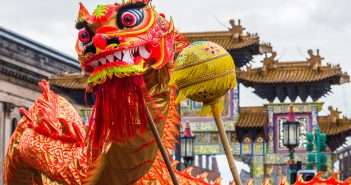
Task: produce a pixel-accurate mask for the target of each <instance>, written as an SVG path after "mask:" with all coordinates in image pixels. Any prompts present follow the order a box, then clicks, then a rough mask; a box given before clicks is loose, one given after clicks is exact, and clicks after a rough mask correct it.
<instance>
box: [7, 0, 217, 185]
mask: <svg viewBox="0 0 351 185" xmlns="http://www.w3.org/2000/svg"><path fill="white" fill-rule="evenodd" d="M76 28H77V29H78V30H79V33H78V39H77V42H76V51H77V54H78V57H79V61H80V65H81V67H82V69H83V70H84V72H85V73H86V74H88V75H89V78H88V84H87V89H86V90H87V91H88V92H92V93H94V94H95V97H96V101H95V105H94V107H93V110H92V114H91V117H90V121H89V126H85V125H84V124H83V123H82V119H81V117H80V115H79V114H78V113H77V111H76V110H75V109H74V107H73V106H72V105H71V104H70V103H69V102H68V101H67V100H65V99H64V98H63V97H61V96H59V95H56V94H55V93H54V92H53V91H51V90H50V87H49V85H48V83H47V82H46V81H42V82H41V83H39V86H40V87H41V89H42V91H43V94H42V97H40V98H39V99H37V100H36V101H35V103H34V105H33V106H32V107H31V108H30V109H29V110H25V109H21V110H20V111H21V113H22V114H23V115H24V116H23V118H22V119H21V120H20V121H19V123H18V126H17V128H16V130H15V132H14V133H13V135H12V137H11V139H10V144H9V147H8V150H7V153H6V156H5V161H4V182H5V184H11V185H12V184H16V185H17V184H102V185H106V184H116V185H126V184H171V180H170V175H169V174H168V171H167V169H166V166H165V164H164V161H163V159H162V157H161V155H160V154H159V151H158V148H157V145H156V144H155V139H154V137H153V135H152V133H151V131H150V128H149V124H148V119H147V114H146V113H145V112H146V110H147V109H150V110H151V114H152V116H153V119H154V121H155V123H156V125H157V129H158V132H159V133H161V135H162V142H163V145H164V146H165V147H166V148H167V149H169V150H171V149H175V148H174V143H175V142H176V139H175V135H177V134H178V129H177V126H178V125H180V122H179V115H178V111H177V105H176V104H175V100H176V94H175V90H174V89H172V88H171V87H169V86H168V82H169V80H170V77H171V73H172V69H173V59H174V55H175V53H177V52H179V51H180V50H181V49H182V48H184V47H185V46H186V43H185V42H184V41H183V39H184V37H183V36H181V35H179V34H178V33H177V31H176V30H175V28H174V26H173V22H172V19H171V20H170V21H167V20H166V18H165V15H164V14H159V13H157V12H156V11H155V9H154V7H153V6H152V5H151V4H150V2H148V0H131V1H128V2H123V3H121V4H119V3H116V4H111V5H99V6H97V8H96V9H95V10H94V12H93V13H92V14H90V13H89V12H88V11H87V9H86V8H85V7H84V6H83V5H82V4H80V9H79V13H78V17H77V24H76ZM168 155H169V156H171V155H170V154H169V153H168ZM175 164H176V162H173V165H175ZM190 171H191V170H190V168H189V169H186V170H185V171H184V172H179V171H176V176H177V179H178V181H179V183H180V184H208V183H207V181H206V174H205V173H204V174H202V175H200V176H199V177H197V178H195V177H192V176H191V175H190ZM219 183H220V179H218V180H217V181H216V182H214V184H219Z"/></svg>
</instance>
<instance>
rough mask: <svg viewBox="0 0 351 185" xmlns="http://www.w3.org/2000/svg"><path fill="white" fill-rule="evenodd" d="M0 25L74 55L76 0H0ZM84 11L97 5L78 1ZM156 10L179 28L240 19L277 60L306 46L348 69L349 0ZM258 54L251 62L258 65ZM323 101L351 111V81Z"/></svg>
mask: <svg viewBox="0 0 351 185" xmlns="http://www.w3.org/2000/svg"><path fill="white" fill-rule="evenodd" d="M0 2H1V3H0V4H1V10H0V17H1V18H0V26H2V27H5V28H7V29H10V30H12V31H14V32H17V33H19V34H21V35H24V36H26V37H29V38H31V39H33V40H35V41H38V42H40V43H43V44H45V45H47V46H49V47H51V48H54V49H57V50H59V51H61V52H63V53H66V54H68V55H70V56H73V57H75V51H74V42H75V39H76V35H77V31H76V30H75V29H74V24H75V18H76V15H77V10H78V2H79V1H76V0H69V1H68V0H66V1H63V0H55V1H54V0H26V1H23V0H0ZM82 2H83V3H84V4H85V5H86V7H87V8H88V9H89V11H90V12H92V11H93V9H94V8H95V7H96V6H97V4H98V3H99V4H107V3H113V2H115V1H87V0H85V1H82ZM153 4H154V5H155V7H156V10H158V11H159V12H162V13H164V14H165V15H166V16H167V17H169V16H172V17H173V20H174V23H175V26H176V27H177V28H178V29H179V30H180V31H181V32H192V31H214V30H226V29H227V28H226V27H229V23H228V21H229V19H241V22H242V25H243V26H244V27H246V30H247V31H248V32H251V33H252V32H257V33H258V34H259V36H260V38H261V40H262V41H267V42H271V43H272V45H273V47H274V50H275V51H277V53H278V58H279V60H281V61H294V60H295V61H296V60H304V59H305V57H306V56H307V53H306V51H307V49H309V48H311V49H317V48H319V49H320V54H321V55H322V56H323V57H324V58H325V60H324V63H325V62H328V63H331V64H340V65H341V67H342V68H343V71H345V72H349V73H351V59H350V54H351V1H350V0H290V1H287V0H255V1H254V0H240V1H239V0H201V1H200V0H193V1H191V0H173V1H169V0H155V1H154V2H153ZM260 60H261V58H260V57H257V58H255V61H256V62H255V65H256V66H257V65H260V64H261V63H260ZM252 90H253V89H247V88H241V105H242V106H252V105H262V103H264V101H262V100H260V99H259V98H258V97H257V96H256V95H254V94H253V93H251V92H252ZM332 90H333V94H331V95H328V96H327V97H326V98H323V99H321V101H323V102H325V105H324V110H323V112H322V114H326V113H328V112H327V111H325V110H326V109H327V107H328V106H329V105H333V106H334V107H338V108H339V110H341V111H342V112H343V113H344V115H346V116H347V117H350V115H349V114H350V113H351V106H350V102H351V95H350V92H351V85H350V84H344V85H342V86H334V87H333V88H332Z"/></svg>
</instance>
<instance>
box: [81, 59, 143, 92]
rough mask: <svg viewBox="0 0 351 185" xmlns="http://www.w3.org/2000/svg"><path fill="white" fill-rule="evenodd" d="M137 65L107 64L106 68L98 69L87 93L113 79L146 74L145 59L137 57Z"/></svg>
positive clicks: (90, 80) (90, 81)
mask: <svg viewBox="0 0 351 185" xmlns="http://www.w3.org/2000/svg"><path fill="white" fill-rule="evenodd" d="M135 61H136V64H135V65H126V64H121V63H118V62H112V63H108V64H105V65H104V67H102V68H98V69H96V70H95V71H94V72H93V74H91V76H90V77H89V79H88V86H87V91H88V92H90V91H92V90H93V88H94V87H95V86H96V85H99V84H103V83H105V81H106V80H108V79H112V78H113V77H117V78H124V77H131V76H139V75H141V74H142V73H144V72H145V71H146V70H147V68H145V67H144V66H143V65H144V62H145V61H144V59H143V58H141V57H137V58H136V59H135Z"/></svg>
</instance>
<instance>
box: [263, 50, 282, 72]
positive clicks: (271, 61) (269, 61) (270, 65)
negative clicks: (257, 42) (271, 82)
mask: <svg viewBox="0 0 351 185" xmlns="http://www.w3.org/2000/svg"><path fill="white" fill-rule="evenodd" d="M276 56H277V52H275V51H272V54H271V56H270V57H267V55H266V57H265V58H264V59H263V67H262V69H261V72H262V74H263V75H265V74H266V73H267V72H268V71H269V70H270V69H275V68H277V63H278V60H275V58H276Z"/></svg>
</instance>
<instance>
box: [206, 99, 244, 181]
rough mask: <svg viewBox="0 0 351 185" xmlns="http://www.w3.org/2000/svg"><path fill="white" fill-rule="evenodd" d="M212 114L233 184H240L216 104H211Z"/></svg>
mask: <svg viewBox="0 0 351 185" xmlns="http://www.w3.org/2000/svg"><path fill="white" fill-rule="evenodd" d="M211 108H212V114H213V117H214V119H215V122H216V125H217V129H218V132H219V136H220V138H221V142H222V145H223V148H224V151H225V154H226V156H227V160H228V163H229V168H230V171H231V172H232V175H233V178H234V182H235V185H242V184H241V180H240V176H239V173H238V170H237V169H236V165H235V161H234V157H233V154H232V152H231V150H230V146H229V142H228V137H227V134H226V132H225V130H224V126H223V122H222V118H221V112H220V111H219V107H218V105H217V106H216V105H212V107H211Z"/></svg>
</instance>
